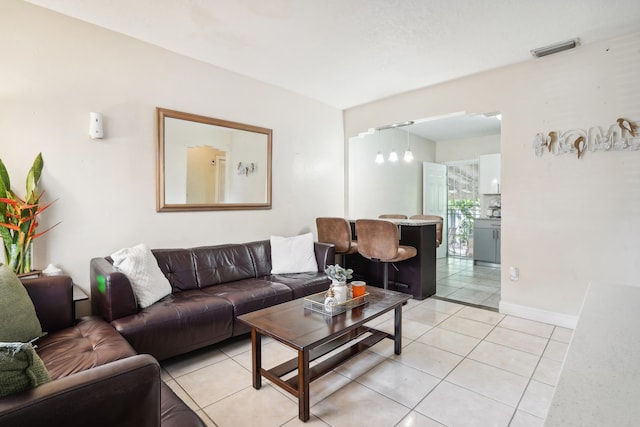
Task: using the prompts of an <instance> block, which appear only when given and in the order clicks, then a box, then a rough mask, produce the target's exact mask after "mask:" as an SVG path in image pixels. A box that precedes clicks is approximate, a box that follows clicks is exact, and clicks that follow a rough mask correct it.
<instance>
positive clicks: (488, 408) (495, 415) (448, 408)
mask: <svg viewBox="0 0 640 427" xmlns="http://www.w3.org/2000/svg"><path fill="white" fill-rule="evenodd" d="M415 410H416V411H418V412H419V413H421V414H423V415H425V416H427V417H429V418H431V419H433V420H436V421H438V422H440V423H442V424H443V425H445V426H449V427H456V426H460V427H464V426H496V427H503V426H505V427H506V426H507V425H508V424H509V420H510V419H511V415H512V414H513V411H514V408H512V407H510V406H508V405H505V404H503V403H500V402H496V401H495V400H493V399H489V398H488V397H485V396H482V395H480V394H478V393H475V392H473V391H471V390H467V389H465V388H462V387H459V386H457V385H455V384H451V383H449V382H447V381H443V382H442V383H440V384H439V385H438V386H437V387H436V388H435V389H434V390H433V391H432V392H431V393H429V395H428V396H427V397H426V398H424V400H423V401H422V402H420V403H419V404H418V406H416V408H415Z"/></svg>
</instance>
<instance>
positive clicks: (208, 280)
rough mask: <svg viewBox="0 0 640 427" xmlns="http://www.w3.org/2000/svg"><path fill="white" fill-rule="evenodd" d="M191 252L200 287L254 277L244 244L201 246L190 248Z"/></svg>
mask: <svg viewBox="0 0 640 427" xmlns="http://www.w3.org/2000/svg"><path fill="white" fill-rule="evenodd" d="M191 253H192V256H193V264H194V268H195V275H196V281H197V284H198V286H199V287H200V288H205V287H207V286H213V285H218V284H220V283H227V282H233V281H236V280H243V279H250V278H254V277H256V270H255V267H254V262H253V259H252V258H251V255H250V254H249V250H248V248H247V246H246V245H243V244H229V245H219V246H203V247H198V248H193V249H191Z"/></svg>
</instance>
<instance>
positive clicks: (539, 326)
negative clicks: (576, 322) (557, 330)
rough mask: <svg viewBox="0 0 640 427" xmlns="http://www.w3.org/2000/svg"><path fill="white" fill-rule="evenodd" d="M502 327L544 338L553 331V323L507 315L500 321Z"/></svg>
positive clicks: (549, 335)
mask: <svg viewBox="0 0 640 427" xmlns="http://www.w3.org/2000/svg"><path fill="white" fill-rule="evenodd" d="M500 327H502V328H507V329H512V330H514V331H518V332H524V333H525V334H529V335H535V336H538V337H542V338H549V337H551V334H552V333H553V328H554V326H553V325H549V324H547V323H541V322H536V321H533V320H528V319H522V318H520V317H513V316H506V317H505V318H504V319H502V321H501V322H500Z"/></svg>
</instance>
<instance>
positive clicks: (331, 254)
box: [314, 242, 336, 272]
mask: <svg viewBox="0 0 640 427" xmlns="http://www.w3.org/2000/svg"><path fill="white" fill-rule="evenodd" d="M314 249H315V252H316V262H317V263H318V271H320V272H323V271H324V270H325V268H326V267H327V265H332V264H334V263H335V259H336V247H335V245H333V244H331V243H320V242H314Z"/></svg>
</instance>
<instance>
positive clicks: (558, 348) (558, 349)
mask: <svg viewBox="0 0 640 427" xmlns="http://www.w3.org/2000/svg"><path fill="white" fill-rule="evenodd" d="M568 348H569V344H567V343H564V342H560V341H553V340H551V341H549V344H548V345H547V348H546V349H545V350H544V357H548V358H549V359H553V360H557V361H558V362H562V361H563V360H564V357H565V356H566V354H567V349H568Z"/></svg>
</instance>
